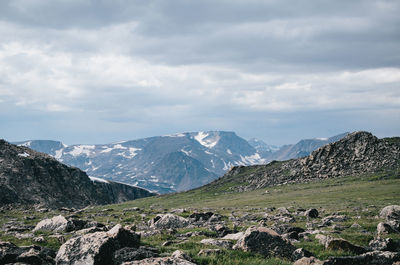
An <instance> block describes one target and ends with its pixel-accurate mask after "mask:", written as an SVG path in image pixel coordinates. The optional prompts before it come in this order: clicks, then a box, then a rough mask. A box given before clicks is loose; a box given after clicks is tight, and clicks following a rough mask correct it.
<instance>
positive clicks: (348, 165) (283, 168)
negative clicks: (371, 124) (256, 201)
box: [206, 132, 400, 191]
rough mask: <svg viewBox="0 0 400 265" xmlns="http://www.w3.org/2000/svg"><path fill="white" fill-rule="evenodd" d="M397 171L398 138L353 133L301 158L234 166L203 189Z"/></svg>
mask: <svg viewBox="0 0 400 265" xmlns="http://www.w3.org/2000/svg"><path fill="white" fill-rule="evenodd" d="M396 170H397V171H398V170H400V140H399V139H398V138H388V139H386V138H385V139H378V138H376V137H375V136H373V135H372V134H371V133H368V132H355V133H351V134H348V135H347V136H346V137H344V138H343V139H341V140H340V141H337V142H334V143H331V144H328V145H325V146H323V147H321V148H319V149H317V150H315V151H314V152H312V153H311V155H309V156H307V157H304V158H299V159H292V160H288V161H283V162H278V161H273V162H271V163H269V164H267V165H259V166H237V167H233V168H232V169H231V170H230V171H229V172H228V173H227V174H225V176H223V177H222V178H220V179H219V180H217V181H215V182H213V183H211V184H209V185H207V186H206V188H208V187H215V186H220V185H225V184H226V183H230V182H232V181H235V183H241V185H235V186H234V187H233V188H231V189H234V190H236V191H248V190H254V189H258V188H264V187H268V186H274V185H278V184H287V183H302V182H308V181H310V180H314V179H326V178H334V177H344V176H355V175H364V174H368V173H376V172H383V171H396Z"/></svg>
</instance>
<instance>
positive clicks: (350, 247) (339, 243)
mask: <svg viewBox="0 0 400 265" xmlns="http://www.w3.org/2000/svg"><path fill="white" fill-rule="evenodd" d="M325 248H326V249H331V250H342V251H346V252H352V253H354V254H362V253H365V252H367V250H366V249H365V248H363V247H361V246H357V245H354V244H352V243H350V242H349V241H347V240H344V239H341V238H334V239H331V240H329V241H328V242H327V243H326V245H325Z"/></svg>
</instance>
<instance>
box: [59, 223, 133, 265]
mask: <svg viewBox="0 0 400 265" xmlns="http://www.w3.org/2000/svg"><path fill="white" fill-rule="evenodd" d="M139 244H140V236H139V235H138V234H135V233H133V232H132V231H129V230H126V229H124V228H122V227H121V225H116V226H114V227H113V228H112V229H111V230H110V231H108V232H95V233H90V234H86V235H83V236H78V237H75V238H71V239H70V240H68V241H67V242H65V243H64V244H63V245H62V246H61V247H60V249H59V251H58V253H57V256H56V261H57V264H59V265H64V264H65V265H67V264H76V265H77V264H88V265H90V264H93V265H102V264H104V265H105V264H112V262H113V253H114V252H115V251H116V250H118V249H121V248H124V247H133V248H138V247H139Z"/></svg>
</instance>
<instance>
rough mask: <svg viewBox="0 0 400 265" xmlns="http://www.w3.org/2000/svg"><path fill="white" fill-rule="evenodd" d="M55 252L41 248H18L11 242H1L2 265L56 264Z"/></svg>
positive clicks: (0, 260) (0, 258) (0, 257)
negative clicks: (15, 264)
mask: <svg viewBox="0 0 400 265" xmlns="http://www.w3.org/2000/svg"><path fill="white" fill-rule="evenodd" d="M55 256H56V253H55V251H54V250H51V249H48V248H43V247H40V246H28V247H17V246H16V245H14V244H13V243H10V242H0V264H14V263H25V264H54V263H55V262H54V258H55Z"/></svg>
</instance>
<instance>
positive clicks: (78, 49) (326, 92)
mask: <svg viewBox="0 0 400 265" xmlns="http://www.w3.org/2000/svg"><path fill="white" fill-rule="evenodd" d="M398 14H400V2H399V1H397V0H393V1H390V0H388V1H368V0H359V1H331V0H330V1H324V0H315V1H310V0H307V1H305V0H304V1H282V0H279V1H278V0H277V1H261V0H260V1H255V0H229V1H221V0H219V1H215V0H213V1H211V0H210V1H188V0H174V1H162V0H160V1H139V0H138V1H131V0H129V1H128V0H125V1H124V0H117V1H115V0H101V1H94V0H93V1H81V0H59V1H54V0H48V1H45V0H3V1H1V2H0V124H1V125H0V131H1V135H0V137H1V138H5V139H6V140H9V141H15V140H25V139H56V140H62V141H63V142H66V143H68V144H72V143H108V142H113V141H118V140H124V139H125V140H127V139H136V138H141V137H147V136H154V135H163V134H169V133H175V132H184V131H197V130H230V131H235V132H237V133H238V135H240V136H243V137H245V138H250V137H258V138H261V139H263V140H265V141H266V142H268V143H272V144H284V143H291V142H295V141H297V140H299V139H302V138H310V137H325V136H332V135H334V134H338V133H341V132H345V131H354V130H368V131H371V132H373V133H374V134H376V135H377V136H379V137H383V136H393V135H400V16H399V15H398Z"/></svg>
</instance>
